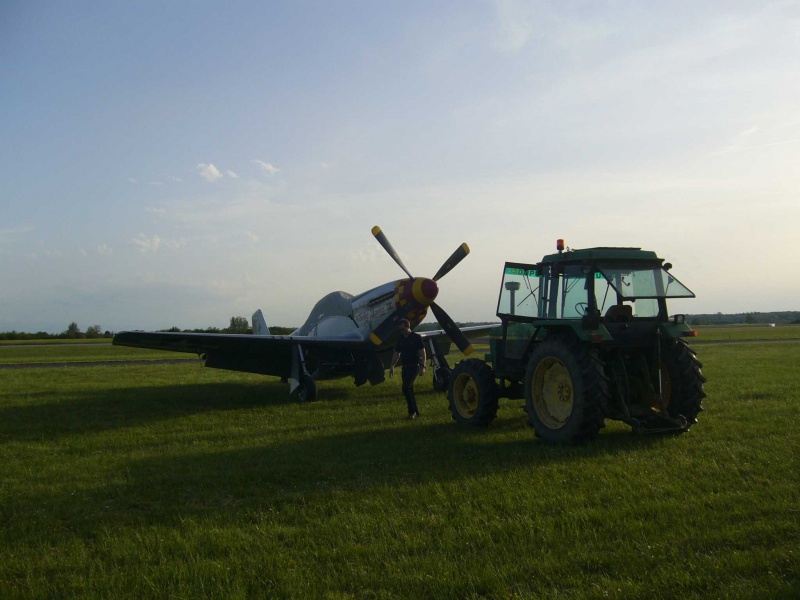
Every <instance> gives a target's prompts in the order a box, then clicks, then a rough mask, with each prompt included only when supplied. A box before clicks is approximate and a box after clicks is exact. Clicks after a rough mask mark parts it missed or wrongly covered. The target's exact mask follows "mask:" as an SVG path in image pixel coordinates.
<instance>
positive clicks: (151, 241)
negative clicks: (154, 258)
mask: <svg viewBox="0 0 800 600" xmlns="http://www.w3.org/2000/svg"><path fill="white" fill-rule="evenodd" d="M131 241H132V242H133V245H134V246H136V249H137V250H138V251H139V252H157V251H158V249H159V247H160V246H161V238H160V237H158V236H157V235H154V236H153V237H151V238H149V237H147V236H146V235H145V234H143V233H140V234H139V235H138V236H137V237H135V238H133V239H132V240H131Z"/></svg>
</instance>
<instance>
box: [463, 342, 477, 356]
mask: <svg viewBox="0 0 800 600" xmlns="http://www.w3.org/2000/svg"><path fill="white" fill-rule="evenodd" d="M473 350H475V348H473V347H472V344H470V345H469V346H467V347H466V348H465V349H464V352H463V353H462V354H463V355H464V356H469V355H470V354H472V351H473Z"/></svg>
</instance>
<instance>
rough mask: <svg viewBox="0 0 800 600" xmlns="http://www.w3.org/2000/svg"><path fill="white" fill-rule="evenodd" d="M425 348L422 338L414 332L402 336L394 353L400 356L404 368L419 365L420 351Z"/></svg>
mask: <svg viewBox="0 0 800 600" xmlns="http://www.w3.org/2000/svg"><path fill="white" fill-rule="evenodd" d="M424 347H425V344H424V343H423V342H422V336H421V335H420V334H418V333H414V332H413V331H412V332H411V333H409V334H408V335H406V336H403V335H401V336H400V339H399V340H397V344H396V345H395V347H394V351H395V352H397V353H398V354H400V362H401V363H402V364H403V366H404V367H413V366H415V365H419V362H420V358H419V351H420V350H422V349H423V348H424Z"/></svg>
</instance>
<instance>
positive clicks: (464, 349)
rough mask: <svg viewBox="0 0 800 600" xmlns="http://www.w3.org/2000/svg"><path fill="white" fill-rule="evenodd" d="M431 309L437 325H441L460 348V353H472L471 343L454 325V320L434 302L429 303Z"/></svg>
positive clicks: (466, 354)
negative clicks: (437, 322)
mask: <svg viewBox="0 0 800 600" xmlns="http://www.w3.org/2000/svg"><path fill="white" fill-rule="evenodd" d="M431 310H432V311H433V316H434V317H436V320H437V321H439V325H441V326H442V329H444V332H445V333H446V334H447V336H448V337H449V338H450V339H451V340H453V343H454V344H455V345H456V346H458V349H459V350H461V353H462V354H463V355H464V356H469V355H470V354H472V350H473V348H472V343H470V341H469V340H468V339H467V336H465V335H464V334H463V333H461V330H460V329H459V328H458V325H456V323H455V321H453V319H451V318H450V315H448V314H447V313H446V312H444V309H443V308H442V307H441V306H439V305H438V304H436V302H434V303H433V304H431Z"/></svg>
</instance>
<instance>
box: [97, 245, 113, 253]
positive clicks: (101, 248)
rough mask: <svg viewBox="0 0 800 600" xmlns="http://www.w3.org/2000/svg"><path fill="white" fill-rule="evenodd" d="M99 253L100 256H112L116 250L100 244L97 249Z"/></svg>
mask: <svg viewBox="0 0 800 600" xmlns="http://www.w3.org/2000/svg"><path fill="white" fill-rule="evenodd" d="M97 253H98V254H99V255H100V256H110V255H111V254H113V253H114V249H113V248H111V246H109V245H108V244H100V245H99V246H98V247H97Z"/></svg>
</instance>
